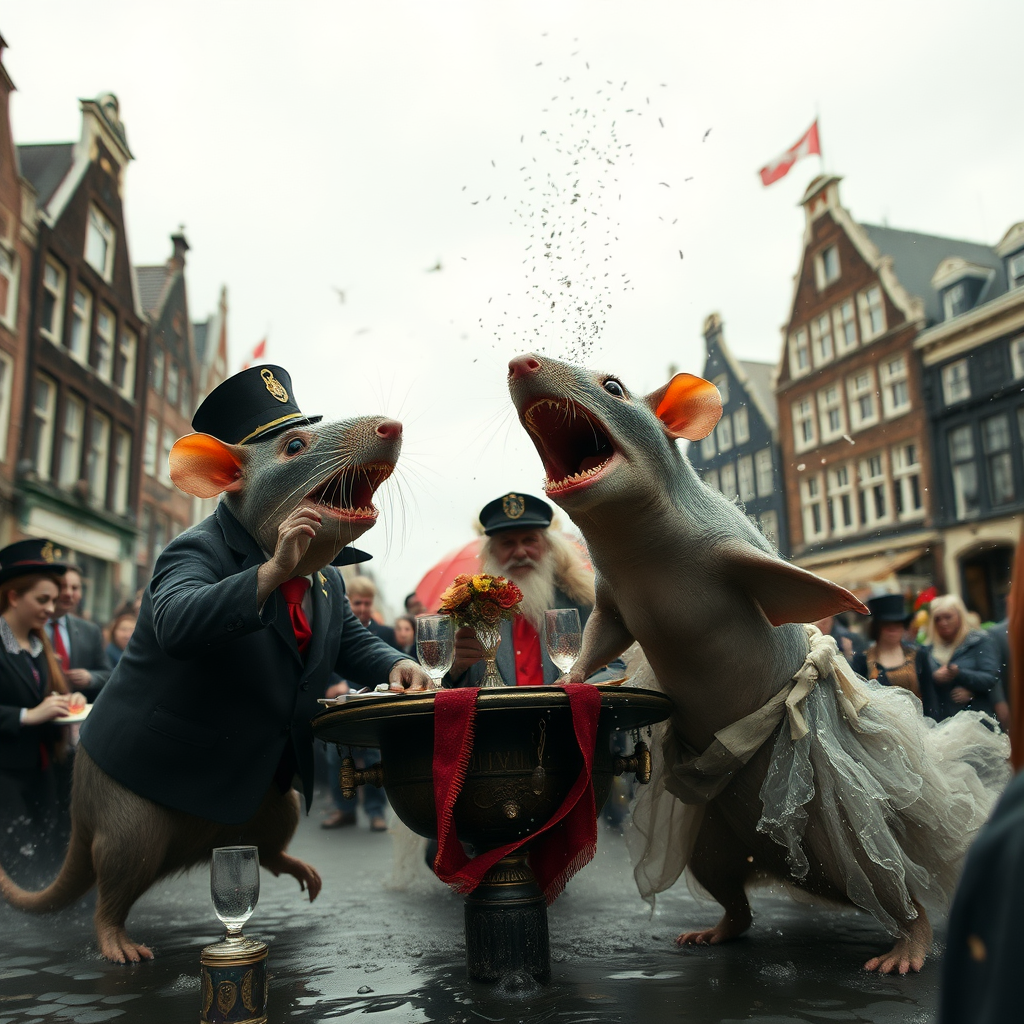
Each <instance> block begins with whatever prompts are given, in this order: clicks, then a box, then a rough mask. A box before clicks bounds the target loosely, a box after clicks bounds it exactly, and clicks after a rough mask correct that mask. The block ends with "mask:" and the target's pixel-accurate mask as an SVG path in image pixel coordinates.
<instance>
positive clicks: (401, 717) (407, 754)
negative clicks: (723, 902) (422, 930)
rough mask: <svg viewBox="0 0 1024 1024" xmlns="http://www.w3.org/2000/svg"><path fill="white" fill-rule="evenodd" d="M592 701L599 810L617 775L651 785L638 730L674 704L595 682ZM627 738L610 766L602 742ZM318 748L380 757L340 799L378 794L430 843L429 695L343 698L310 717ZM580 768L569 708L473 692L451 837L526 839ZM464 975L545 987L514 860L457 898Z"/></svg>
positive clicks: (348, 768)
mask: <svg viewBox="0 0 1024 1024" xmlns="http://www.w3.org/2000/svg"><path fill="white" fill-rule="evenodd" d="M597 688H598V690H599V691H600V693H601V714H600V718H599V720H598V729H597V739H596V745H595V751H594V764H593V776H592V778H593V788H594V803H595V807H597V808H598V809H599V808H600V807H601V806H602V805H603V804H604V801H605V799H606V797H607V795H608V791H609V789H610V787H611V781H612V778H613V776H614V775H618V774H622V773H623V772H633V773H635V774H636V776H637V780H638V781H639V782H641V783H646V782H647V781H648V780H649V778H650V752H649V750H648V749H647V746H646V744H644V743H643V742H642V741H640V740H639V736H640V730H642V729H643V728H644V727H646V726H648V725H651V724H653V723H655V722H660V721H662V720H663V719H665V718H667V717H668V716H669V713H670V710H671V704H670V702H669V700H668V698H667V697H665V695H664V694H661V693H658V692H656V691H654V690H641V689H636V688H632V687H619V686H609V685H602V684H597ZM615 731H624V732H635V733H636V734H637V739H638V742H637V744H636V747H635V749H634V753H633V755H632V756H631V757H614V756H613V755H612V753H611V735H612V733H613V732H615ZM313 732H314V734H315V735H316V736H317V738H318V739H322V740H327V741H328V742H331V743H337V744H342V745H345V746H355V747H378V748H379V749H380V752H381V761H380V764H379V765H375V766H374V767H373V768H370V769H367V770H366V771H357V770H356V769H355V768H354V766H353V765H352V762H351V761H350V760H349V761H346V762H344V763H343V765H342V773H341V784H342V789H343V790H348V791H354V789H355V787H356V786H358V785H361V784H362V783H364V782H372V783H373V784H374V785H382V786H383V787H384V789H385V791H386V793H387V795H388V799H389V800H390V802H391V806H392V808H393V809H394V811H395V813H396V814H397V815H398V817H399V818H401V820H402V821H403V822H405V824H406V825H408V826H409V828H410V829H412V830H413V831H414V832H416V833H418V834H419V835H422V836H427V837H430V838H434V837H436V835H437V813H436V808H435V806H434V785H433V775H432V763H433V753H434V693H433V692H428V693H423V694H410V695H408V696H402V695H396V696H394V697H391V696H377V695H375V696H372V697H369V696H368V697H367V698H366V699H365V700H359V699H358V698H355V699H351V700H349V701H348V702H346V703H345V704H341V705H338V706H336V707H331V708H328V709H327V710H325V711H324V712H323V713H321V714H319V715H317V716H316V718H314V719H313ZM582 768H583V759H582V756H581V754H580V751H579V747H578V744H577V742H576V739H575V735H574V731H573V725H572V716H571V713H570V709H569V699H568V697H567V696H566V693H565V691H564V690H562V689H561V688H560V687H557V686H536V687H518V688H517V687H509V688H507V689H481V690H480V692H479V696H478V699H477V713H476V723H475V734H474V744H473V754H472V759H471V761H470V765H469V769H468V771H467V772H466V780H465V784H464V786H463V789H462V792H461V793H460V794H459V798H458V800H457V801H456V803H455V808H454V815H453V821H454V824H455V828H456V831H457V832H458V836H459V839H460V840H462V841H463V842H468V843H470V844H471V845H472V846H473V847H474V849H475V851H476V852H477V853H481V852H484V851H486V850H491V849H496V848H498V847H499V846H503V845H505V844H508V843H512V842H514V841H515V840H517V839H522V838H525V837H528V836H529V835H530V834H531V833H532V832H535V831H536V830H537V829H539V828H540V827H541V826H543V825H544V824H546V823H547V822H548V820H549V819H550V818H551V817H552V816H553V815H554V814H555V812H556V811H557V810H558V808H559V807H560V806H561V804H562V802H563V801H564V800H565V798H566V796H567V795H568V793H569V791H570V789H571V788H572V786H573V784H574V783H575V781H576V780H577V778H578V777H579V773H580V771H581V770H582ZM466 937H467V958H468V963H469V973H470V976H471V977H473V978H474V979H476V980H485V981H494V980H498V979H500V978H502V977H504V976H506V975H507V974H509V973H510V972H512V971H517V970H518V971H526V972H527V973H529V974H532V975H533V977H534V978H536V979H537V980H538V981H542V982H546V981H548V980H549V978H550V963H549V957H548V944H547V917H546V909H545V906H544V899H543V896H542V895H541V894H540V890H539V888H538V887H537V885H536V881H535V879H534V878H533V875H532V873H531V872H530V870H529V867H528V862H527V857H526V856H525V855H524V854H523V853H522V852H521V851H520V852H519V853H518V854H513V855H512V856H511V857H506V858H505V859H503V860H501V861H499V862H498V863H497V864H496V865H495V867H494V868H492V869H491V871H490V872H489V873H488V874H487V875H486V876H485V878H484V881H483V883H482V884H481V886H480V887H479V888H478V889H477V890H476V891H475V892H474V893H472V894H470V896H468V897H467V898H466Z"/></svg>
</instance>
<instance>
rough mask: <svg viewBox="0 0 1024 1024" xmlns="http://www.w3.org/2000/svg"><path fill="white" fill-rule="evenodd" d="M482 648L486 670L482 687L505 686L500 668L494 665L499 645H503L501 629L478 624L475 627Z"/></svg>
mask: <svg viewBox="0 0 1024 1024" xmlns="http://www.w3.org/2000/svg"><path fill="white" fill-rule="evenodd" d="M473 629H474V631H475V632H476V638H477V640H479V641H480V646H481V647H482V648H483V649H484V661H485V663H486V666H487V667H486V669H485V671H484V677H483V679H481V680H480V685H481V686H482V687H492V686H504V685H505V680H504V679H502V678H501V676H500V675H499V673H498V667H497V666H496V665H495V663H494V659H495V656H496V655H497V653H498V645H499V644H500V643H501V627H500V625H499V624H497V623H495V624H494V625H493V626H484V625H480V624H477V625H475V626H474V627H473Z"/></svg>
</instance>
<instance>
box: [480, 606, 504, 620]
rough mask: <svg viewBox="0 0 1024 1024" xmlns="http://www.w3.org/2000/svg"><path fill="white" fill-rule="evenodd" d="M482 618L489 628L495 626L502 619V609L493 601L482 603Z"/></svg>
mask: <svg viewBox="0 0 1024 1024" xmlns="http://www.w3.org/2000/svg"><path fill="white" fill-rule="evenodd" d="M480 618H481V619H483V621H484V622H486V623H487V625H488V626H493V625H494V624H495V623H496V622H497V621H498V620H499V619H500V618H501V608H499V607H498V605H496V604H495V603H494V602H493V601H481V602H480Z"/></svg>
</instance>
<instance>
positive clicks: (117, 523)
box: [16, 93, 146, 620]
mask: <svg viewBox="0 0 1024 1024" xmlns="http://www.w3.org/2000/svg"><path fill="white" fill-rule="evenodd" d="M81 110H82V132H81V136H80V138H79V140H78V141H77V142H75V143H54V144H45V145H22V146H19V147H18V156H19V160H20V164H21V170H22V173H23V175H24V176H25V178H27V179H28V181H29V183H30V184H31V186H32V188H33V190H34V193H35V196H34V198H35V203H36V208H35V210H33V213H32V216H33V218H34V222H35V227H36V229H37V231H38V241H37V248H36V254H35V261H34V266H33V270H32V285H31V307H32V315H31V321H30V324H29V332H28V350H29V359H28V367H27V377H26V379H27V396H26V402H25V406H26V408H25V412H24V416H23V431H22V438H21V445H20V456H19V458H20V462H19V480H18V497H19V511H18V522H17V527H16V528H17V530H18V532H19V533H21V534H23V535H27V536H47V537H51V538H52V539H53V540H54V541H56V542H58V543H59V544H60V545H61V546H62V547H63V548H64V549H65V551H66V552H67V554H68V557H70V558H73V559H74V560H75V561H77V562H79V563H80V564H81V565H82V567H83V568H84V570H85V582H86V592H85V601H84V604H83V608H84V610H85V612H86V613H87V614H91V615H92V616H93V617H94V618H96V619H97V620H102V619H104V618H105V617H106V616H107V615H108V614H109V613H110V611H111V610H112V608H113V607H114V606H115V605H116V604H117V603H119V602H120V601H121V600H123V599H124V598H125V597H127V596H128V595H129V594H130V593H131V592H132V591H133V589H134V585H135V581H134V566H133V560H132V553H133V549H134V543H135V536H136V515H135V513H136V509H137V508H138V501H139V481H138V475H137V474H136V473H135V472H134V471H133V467H134V465H135V461H136V460H135V457H134V456H135V450H136V447H137V444H138V442H139V437H140V428H141V415H142V402H141V401H140V398H141V393H142V386H143V383H144V370H145V365H146V349H145V344H146V336H145V330H144V320H143V316H142V309H141V307H140V305H139V302H138V297H137V293H136V289H135V278H134V274H133V272H132V265H131V259H130V254H129V249H128V237H127V231H126V226H125V219H124V208H123V195H124V183H125V174H126V170H127V167H128V163H129V161H130V160H131V159H132V154H131V151H130V150H129V148H128V141H127V136H126V134H125V130H124V125H123V124H122V122H121V118H120V113H119V110H118V103H117V98H116V97H115V96H113V95H111V94H109V93H108V94H106V95H103V96H100V97H99V98H97V99H95V100H82V101H81Z"/></svg>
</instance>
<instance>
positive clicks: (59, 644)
mask: <svg viewBox="0 0 1024 1024" xmlns="http://www.w3.org/2000/svg"><path fill="white" fill-rule="evenodd" d="M53 649H54V651H55V652H56V653H57V657H58V658H60V665H61V668H62V669H64V671H65V672H69V671H70V670H71V655H70V654H68V649H67V648H66V647H65V646H64V637H62V636H61V635H60V623H59V622H54V624H53Z"/></svg>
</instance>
